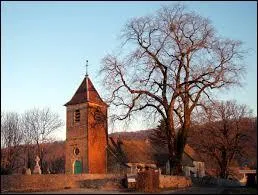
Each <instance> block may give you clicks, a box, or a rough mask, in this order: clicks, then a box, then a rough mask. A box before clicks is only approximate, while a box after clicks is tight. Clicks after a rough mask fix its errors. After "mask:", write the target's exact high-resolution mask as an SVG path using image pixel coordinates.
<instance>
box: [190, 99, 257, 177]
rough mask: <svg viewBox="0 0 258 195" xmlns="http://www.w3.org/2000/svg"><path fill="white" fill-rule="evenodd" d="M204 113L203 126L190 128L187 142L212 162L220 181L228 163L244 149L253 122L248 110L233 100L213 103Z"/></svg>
mask: <svg viewBox="0 0 258 195" xmlns="http://www.w3.org/2000/svg"><path fill="white" fill-rule="evenodd" d="M207 110H208V112H207V115H206V120H205V119H203V121H204V122H206V123H205V124H203V125H196V126H195V127H194V128H193V130H192V131H193V132H191V133H190V134H191V136H190V137H191V138H190V140H189V141H191V143H193V145H194V146H195V148H196V149H198V150H199V152H201V153H204V154H206V155H208V157H209V158H210V159H213V160H214V162H216V164H217V165H218V168H219V176H220V177H221V178H227V177H228V176H229V174H230V169H229V167H230V165H232V162H233V161H234V160H236V159H237V157H238V156H239V155H244V153H245V150H246V149H248V148H246V147H245V146H246V144H245V142H247V141H248V140H249V137H248V136H247V135H248V130H249V129H248V128H250V127H252V123H253V121H252V120H250V118H248V117H250V116H251V111H250V110H249V109H248V108H247V106H246V105H238V104H237V103H236V102H235V101H226V102H223V101H222V102H215V103H214V104H212V105H211V106H210V107H209V108H208V109H207Z"/></svg>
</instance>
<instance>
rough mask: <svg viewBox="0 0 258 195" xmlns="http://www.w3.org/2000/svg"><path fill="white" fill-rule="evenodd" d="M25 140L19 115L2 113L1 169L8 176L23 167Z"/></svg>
mask: <svg viewBox="0 0 258 195" xmlns="http://www.w3.org/2000/svg"><path fill="white" fill-rule="evenodd" d="M23 138H24V136H23V132H22V129H21V122H20V116H19V114H17V113H15V112H6V113H3V112H1V150H2V152H1V169H3V170H5V173H6V174H10V173H13V172H14V171H16V170H17V169H18V168H20V167H21V162H22V161H21V159H20V158H21V150H22V148H21V144H22V142H23ZM3 170H2V171H3Z"/></svg>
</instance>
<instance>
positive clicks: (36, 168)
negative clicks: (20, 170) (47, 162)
mask: <svg viewBox="0 0 258 195" xmlns="http://www.w3.org/2000/svg"><path fill="white" fill-rule="evenodd" d="M35 161H36V165H35V167H34V170H33V174H41V169H40V166H39V161H40V158H39V157H38V156H36V158H35Z"/></svg>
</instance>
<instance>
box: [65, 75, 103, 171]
mask: <svg viewBox="0 0 258 195" xmlns="http://www.w3.org/2000/svg"><path fill="white" fill-rule="evenodd" d="M64 106H66V150H65V151H66V152H65V154H66V159H65V161H66V162H65V173H67V174H78V173H92V174H93V173H102V174H104V173H107V152H106V147H107V142H108V131H107V107H108V106H107V104H106V103H105V102H104V101H103V100H102V99H101V97H100V96H99V94H98V92H97V90H96V89H95V87H94V86H93V84H92V82H91V80H90V78H89V76H88V75H87V74H86V76H85V78H84V79H83V81H82V83H81V85H80V86H79V88H78V89H77V91H76V92H75V94H74V95H73V97H72V99H71V100H70V101H69V102H67V103H66V104H65V105H64Z"/></svg>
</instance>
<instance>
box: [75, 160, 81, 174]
mask: <svg viewBox="0 0 258 195" xmlns="http://www.w3.org/2000/svg"><path fill="white" fill-rule="evenodd" d="M79 173H82V163H81V161H79V160H76V161H75V162H74V174H79Z"/></svg>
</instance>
